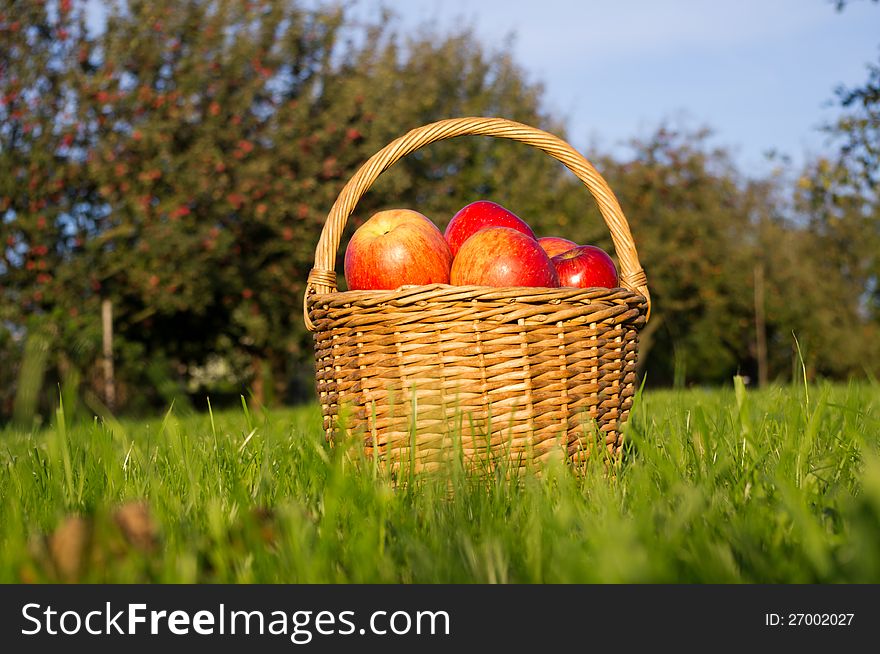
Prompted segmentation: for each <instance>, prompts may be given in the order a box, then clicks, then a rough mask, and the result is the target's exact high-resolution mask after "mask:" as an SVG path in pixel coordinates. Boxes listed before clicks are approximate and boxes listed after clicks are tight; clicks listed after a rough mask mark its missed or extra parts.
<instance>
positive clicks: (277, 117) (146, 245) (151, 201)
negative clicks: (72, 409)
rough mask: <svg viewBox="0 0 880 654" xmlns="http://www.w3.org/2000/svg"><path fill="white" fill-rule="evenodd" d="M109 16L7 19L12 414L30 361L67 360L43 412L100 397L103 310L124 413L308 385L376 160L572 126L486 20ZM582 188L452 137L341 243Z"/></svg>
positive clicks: (52, 375)
mask: <svg viewBox="0 0 880 654" xmlns="http://www.w3.org/2000/svg"><path fill="white" fill-rule="evenodd" d="M92 5H95V3H92ZM99 10H100V11H98V12H95V10H94V8H92V9H89V8H88V3H86V2H83V1H78V0H61V1H60V2H39V1H36V2H35V1H19V2H12V3H7V4H5V5H4V8H3V9H2V13H0V52H2V60H0V122H2V127H0V216H2V222H0V239H2V242H3V246H2V249H0V293H2V297H3V302H2V305H0V350H2V355H0V356H2V357H3V362H4V365H3V366H2V373H0V375H2V379H0V388H2V389H3V391H2V402H3V405H2V406H0V413H2V414H4V415H8V414H9V413H10V412H11V411H12V403H13V399H12V398H13V397H14V393H15V388H16V380H17V379H18V377H19V376H20V375H21V374H22V372H23V371H24V369H25V368H27V369H28V370H30V369H32V368H34V366H27V365H25V364H26V363H27V359H28V357H27V356H26V355H27V352H28V351H31V350H34V351H37V350H38V351H41V352H42V350H47V351H48V353H46V354H45V355H42V354H41V355H40V356H39V357H37V358H36V360H38V361H40V362H45V365H44V366H37V368H40V369H39V372H38V376H39V377H40V380H41V383H40V385H41V386H42V387H43V388H44V389H45V396H46V397H45V398H44V403H48V402H51V398H52V396H53V395H55V394H56V393H57V390H56V389H57V384H58V383H67V384H68V385H69V386H71V387H72V388H74V389H76V388H81V389H82V390H83V391H84V392H85V393H88V392H89V391H94V393H93V395H98V396H99V395H100V393H99V392H98V391H99V389H100V380H101V372H100V366H99V365H98V364H99V359H100V344H101V325H100V305H101V302H102V301H103V300H104V299H109V300H111V301H112V303H113V310H114V329H115V340H114V349H115V351H114V355H115V359H116V365H117V378H118V382H119V387H120V388H119V392H118V395H119V404H121V405H126V406H128V407H130V408H136V407H137V405H138V403H150V402H163V401H168V400H169V399H171V398H172V397H175V396H177V397H178V399H179V400H180V399H182V398H181V396H182V394H183V392H184V391H186V390H189V391H191V392H195V391H203V390H205V389H206V388H210V390H212V391H213V392H214V393H217V392H220V391H222V390H223V386H222V384H224V383H225V384H226V390H229V391H230V393H232V394H237V393H238V392H242V391H243V389H244V388H246V387H252V388H254V390H255V392H256V393H257V395H258V396H260V397H262V398H269V399H271V397H272V396H273V394H274V395H275V396H276V397H278V398H279V399H283V398H284V396H285V394H286V393H290V392H292V391H291V390H290V389H289V388H288V385H289V382H290V381H291V380H294V381H296V380H297V379H299V380H300V383H301V384H302V385H303V386H305V387H309V386H310V385H311V374H312V372H311V363H310V360H309V358H310V352H311V351H310V347H311V340H310V336H309V335H308V333H307V332H306V331H305V329H304V327H303V324H302V320H301V302H302V294H303V288H304V283H305V279H306V276H307V274H308V271H309V269H310V267H311V265H312V262H313V253H314V247H315V243H316V241H317V237H318V233H319V231H320V229H321V226H322V225H323V221H324V218H325V216H326V214H327V212H328V211H329V208H330V206H331V205H332V202H333V200H334V199H335V197H336V195H337V194H338V192H339V190H340V189H341V187H342V186H343V184H344V183H345V181H347V179H348V178H349V177H350V176H351V175H352V174H353V173H354V172H355V170H356V169H357V167H358V166H359V165H360V164H361V163H362V162H363V161H365V160H366V159H367V158H368V157H369V156H370V155H371V154H372V153H374V152H375V151H376V150H378V149H379V148H381V147H382V146H383V145H385V144H386V143H387V142H389V141H390V140H392V139H394V138H396V137H397V136H399V135H400V134H402V133H403V132H405V131H406V130H408V129H411V128H414V127H417V126H419V125H422V124H424V123H426V122H430V121H433V120H437V119H440V118H444V117H449V116H455V115H469V114H471V115H501V116H507V117H510V118H513V119H518V120H522V121H524V122H528V123H531V124H534V125H538V126H543V127H546V128H550V129H557V131H558V130H559V125H555V124H553V123H552V121H551V120H550V119H549V118H548V117H546V116H545V115H543V114H542V112H541V111H540V98H541V89H540V87H539V86H538V85H536V84H533V83H531V82H529V81H528V80H526V78H525V75H524V74H523V73H522V71H521V70H520V69H519V68H518V67H517V66H516V65H515V63H514V62H513V61H512V59H511V57H510V55H509V53H508V52H507V51H505V50H503V49H501V50H497V51H490V50H488V49H485V48H483V47H482V46H480V45H479V44H478V43H477V42H476V40H475V39H474V38H473V36H472V35H471V34H469V33H468V32H467V31H462V32H458V33H452V34H448V35H437V34H434V33H430V32H425V33H419V34H416V35H413V36H405V37H404V36H398V35H396V34H395V33H394V32H393V30H391V29H390V28H388V27H387V26H386V25H387V20H386V19H387V18H388V17H387V16H386V15H384V14H379V15H376V16H375V17H374V18H373V19H371V20H368V21H363V20H361V21H358V22H355V21H354V20H351V19H349V18H348V16H347V15H346V14H345V13H344V11H343V10H341V9H337V8H323V7H318V8H316V9H313V10H306V9H301V8H299V7H298V6H296V5H294V4H292V3H289V2H285V1H282V0H265V1H263V0H259V1H252V2H238V1H237V0H236V1H233V0H212V1H209V0H187V1H185V2H177V1H172V0H158V1H151V2H146V1H143V0H130V1H129V2H126V3H104V4H99ZM89 12H92V13H89ZM96 16H97V18H96ZM96 22H99V23H101V24H100V26H99V27H98V28H97V29H96V28H95V23H96ZM514 151H515V155H514V154H512V153H513V152H514ZM564 183H565V180H564V177H563V175H562V174H561V173H560V171H559V170H558V167H557V166H555V165H554V164H553V162H551V161H548V160H547V158H546V157H545V156H544V155H542V154H540V153H536V152H530V151H528V150H527V149H526V148H525V146H517V147H514V144H510V143H502V142H497V141H495V142H492V141H489V140H486V139H483V140H482V142H481V141H480V140H479V139H461V140H460V142H450V143H442V144H437V145H436V146H432V147H431V148H428V149H426V150H425V151H424V152H419V153H416V154H415V155H413V156H411V157H410V158H408V159H407V160H406V161H404V162H401V163H400V164H398V166H396V168H395V169H394V170H393V171H390V172H389V173H388V174H387V175H385V176H383V178H382V179H381V180H380V181H379V182H378V183H377V185H376V187H375V188H374V189H373V190H371V191H370V193H369V194H368V195H367V197H365V198H364V200H363V201H362V202H361V205H360V206H359V208H358V211H357V212H356V215H355V216H354V217H353V219H352V221H351V225H350V227H349V231H348V232H347V234H346V236H345V238H344V240H343V244H344V243H345V242H346V241H347V237H348V235H350V233H351V231H352V230H353V229H354V227H356V226H357V224H359V222H360V221H362V220H364V219H365V218H366V217H368V216H369V215H370V213H371V212H372V211H374V210H376V209H378V208H382V207H390V206H409V207H414V208H417V209H419V210H421V211H423V212H424V213H426V214H427V215H429V216H430V217H431V218H432V219H434V220H435V221H436V222H437V223H438V224H439V225H441V227H442V225H443V224H445V221H446V220H448V218H449V217H451V215H452V213H454V211H455V210H456V209H457V208H458V206H459V205H460V203H461V202H463V201H464V199H465V198H472V197H474V196H488V197H493V198H496V199H498V200H499V201H502V202H509V203H513V204H515V205H517V206H518V207H520V208H521V210H525V211H527V212H529V213H530V214H531V215H538V220H541V219H542V217H541V216H540V214H537V209H538V208H541V207H546V206H550V204H551V203H549V202H546V201H544V200H546V198H547V197H550V194H551V193H552V191H553V188H554V187H555V186H559V185H560V184H564ZM536 188H537V189H541V191H539V192H535V189H536ZM340 254H341V253H340ZM338 269H340V268H338ZM340 281H341V276H340ZM29 342H30V344H31V347H30V350H28V347H27V344H28V343H29ZM38 346H39V347H38ZM31 359H33V357H32V358H31ZM7 361H8V365H7ZM23 361H24V363H22V362H23ZM218 383H219V384H220V385H219V386H218ZM294 390H295V389H294Z"/></svg>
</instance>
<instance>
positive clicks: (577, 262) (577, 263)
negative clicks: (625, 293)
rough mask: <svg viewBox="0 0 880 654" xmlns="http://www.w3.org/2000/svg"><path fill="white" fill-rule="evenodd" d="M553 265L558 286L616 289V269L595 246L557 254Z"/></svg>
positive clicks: (605, 253)
mask: <svg viewBox="0 0 880 654" xmlns="http://www.w3.org/2000/svg"><path fill="white" fill-rule="evenodd" d="M553 265H554V266H556V272H557V273H559V285H560V286H574V287H577V288H593V287H594V286H604V287H605V288H617V285H618V284H617V267H616V266H615V265H614V261H612V260H611V257H609V256H608V253H607V252H605V250H603V249H602V248H597V247H596V246H595V245H579V246H578V247H576V248H574V249H572V250H568V251H567V252H563V253H562V254H557V255H556V256H555V257H553Z"/></svg>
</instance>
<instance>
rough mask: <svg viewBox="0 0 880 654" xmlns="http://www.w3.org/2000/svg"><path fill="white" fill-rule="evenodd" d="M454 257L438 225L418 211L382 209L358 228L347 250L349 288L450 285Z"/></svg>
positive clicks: (346, 263)
mask: <svg viewBox="0 0 880 654" xmlns="http://www.w3.org/2000/svg"><path fill="white" fill-rule="evenodd" d="M451 266H452V254H451V253H450V252H449V246H448V245H447V244H446V239H444V238H443V234H441V233H440V230H439V229H437V226H436V225H435V224H434V223H432V222H431V221H430V220H428V218H426V217H425V216H423V215H422V214H420V213H419V212H418V211H411V210H410V209H390V210H388V211H380V212H378V213H376V214H374V215H373V216H371V217H370V219H369V220H367V222H365V223H364V224H363V225H361V226H360V227H358V228H357V230H356V231H355V233H354V235H353V236H352V237H351V240H350V241H349V242H348V247H347V248H346V249H345V266H344V267H345V281H346V282H347V283H348V288H349V289H351V290H366V289H394V288H398V287H400V286H403V285H404V284H448V283H449V268H450V267H451Z"/></svg>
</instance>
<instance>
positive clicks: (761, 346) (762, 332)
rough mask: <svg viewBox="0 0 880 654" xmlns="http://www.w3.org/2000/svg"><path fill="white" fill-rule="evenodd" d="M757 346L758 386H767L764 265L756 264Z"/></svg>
mask: <svg viewBox="0 0 880 654" xmlns="http://www.w3.org/2000/svg"><path fill="white" fill-rule="evenodd" d="M755 345H756V354H757V359H758V386H759V387H762V388H763V387H764V386H766V385H767V325H766V322H765V320H764V264H763V263H758V264H755Z"/></svg>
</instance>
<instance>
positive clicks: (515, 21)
mask: <svg viewBox="0 0 880 654" xmlns="http://www.w3.org/2000/svg"><path fill="white" fill-rule="evenodd" d="M367 4H369V3H367ZM385 4H386V5H387V6H390V7H391V8H393V9H394V10H395V11H396V12H397V13H398V14H399V16H400V20H401V23H402V26H403V27H405V28H410V27H414V26H417V25H420V24H424V23H430V24H433V25H435V26H436V27H437V28H439V29H440V30H441V31H443V30H448V29H449V28H451V27H455V26H461V25H469V26H471V27H472V28H473V29H474V31H475V33H476V35H477V36H478V38H479V39H480V40H481V41H482V42H483V43H484V44H486V45H488V46H490V47H491V46H492V45H493V44H494V45H497V46H499V47H501V46H502V45H503V44H504V43H506V42H507V41H506V39H508V37H510V36H513V41H512V49H513V52H514V55H515V57H516V60H517V61H518V62H519V64H520V65H521V66H522V67H523V68H524V69H525V70H526V71H527V72H528V74H529V76H530V78H531V79H532V80H534V81H541V82H543V83H544V85H545V98H546V108H547V109H548V110H550V111H551V112H552V113H553V114H555V115H557V116H561V117H563V118H565V119H566V121H567V124H568V126H569V130H570V131H569V137H570V140H571V142H572V144H573V145H575V146H576V147H578V148H580V149H582V150H583V151H584V152H585V154H587V155H588V156H589V152H588V151H589V149H591V148H592V147H593V146H594V145H596V146H599V147H601V148H602V149H603V150H606V151H607V150H611V151H612V152H617V153H625V152H626V150H625V148H624V147H623V146H622V145H621V144H622V143H623V142H625V141H626V140H627V139H629V138H632V137H634V136H639V135H646V134H648V133H650V132H651V131H652V130H653V129H654V128H655V127H656V126H657V125H658V124H660V123H661V122H662V121H664V120H668V121H671V122H673V124H684V125H688V126H691V127H702V126H709V127H711V128H713V129H714V131H715V137H714V139H713V143H715V144H717V145H724V146H726V147H728V148H729V149H730V150H731V151H732V153H733V155H734V160H735V161H736V163H737V164H738V165H739V167H740V168H741V169H742V170H743V172H745V173H750V172H755V173H758V174H761V173H764V172H766V171H768V170H769V168H770V164H768V163H767V160H766V158H765V156H764V154H765V153H766V152H767V151H769V150H774V149H775V150H777V151H779V152H781V153H782V154H786V155H789V156H791V157H792V159H793V161H794V162H795V164H798V165H799V164H801V163H802V162H803V161H805V160H806V159H807V158H808V157H811V156H814V155H817V154H820V153H822V152H823V151H826V150H827V148H828V146H827V143H826V137H825V135H823V134H822V133H821V132H820V131H818V129H817V128H818V127H819V126H820V125H822V124H823V123H824V122H827V121H830V120H832V119H833V118H834V116H835V115H837V110H836V109H835V108H834V107H833V105H832V100H833V98H834V89H835V88H836V87H837V85H839V84H841V83H844V84H846V85H849V86H852V85H855V84H859V83H861V82H863V81H864V80H865V79H866V78H867V64H868V63H869V62H871V61H877V54H878V49H880V5H878V4H875V3H872V2H867V1H866V0H853V2H851V3H850V5H849V6H848V7H847V8H846V10H845V11H843V12H837V11H836V10H835V9H834V6H833V5H832V4H831V2H830V1H829V0H717V1H713V0H699V1H698V0H620V1H613V0H584V1H582V2H576V1H574V0H537V1H524V0H386V3H385ZM361 6H362V7H363V4H362V5H361Z"/></svg>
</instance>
